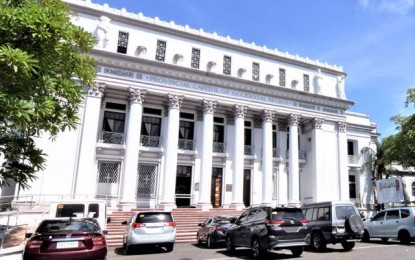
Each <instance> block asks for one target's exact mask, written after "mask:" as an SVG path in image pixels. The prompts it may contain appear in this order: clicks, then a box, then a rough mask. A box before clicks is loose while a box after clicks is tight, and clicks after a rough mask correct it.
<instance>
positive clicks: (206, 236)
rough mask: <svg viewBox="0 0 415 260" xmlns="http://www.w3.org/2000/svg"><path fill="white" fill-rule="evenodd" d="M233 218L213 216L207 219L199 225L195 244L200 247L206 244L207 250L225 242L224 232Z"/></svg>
mask: <svg viewBox="0 0 415 260" xmlns="http://www.w3.org/2000/svg"><path fill="white" fill-rule="evenodd" d="M235 219H236V218H235V217H229V216H214V217H209V218H207V219H206V220H205V221H204V222H203V223H200V224H199V230H198V231H197V234H196V240H197V243H198V244H199V245H200V244H202V242H206V246H207V247H208V248H212V247H213V246H214V245H215V244H217V243H220V242H225V238H226V235H225V234H226V230H228V228H229V226H230V225H231V223H232V222H234V221H235Z"/></svg>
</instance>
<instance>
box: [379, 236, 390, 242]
mask: <svg viewBox="0 0 415 260" xmlns="http://www.w3.org/2000/svg"><path fill="white" fill-rule="evenodd" d="M381 239H382V242H383V243H386V242H388V240H389V238H388V237H382V238H381Z"/></svg>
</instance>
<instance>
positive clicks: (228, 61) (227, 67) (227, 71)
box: [223, 56, 232, 75]
mask: <svg viewBox="0 0 415 260" xmlns="http://www.w3.org/2000/svg"><path fill="white" fill-rule="evenodd" d="M231 68H232V58H231V57H229V56H223V74H224V75H231Z"/></svg>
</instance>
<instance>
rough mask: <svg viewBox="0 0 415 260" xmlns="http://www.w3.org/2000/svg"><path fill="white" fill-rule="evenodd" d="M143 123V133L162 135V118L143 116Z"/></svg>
mask: <svg viewBox="0 0 415 260" xmlns="http://www.w3.org/2000/svg"><path fill="white" fill-rule="evenodd" d="M142 120H143V121H142V123H141V135H146V136H160V132H161V118H160V117H151V116H143V118H142Z"/></svg>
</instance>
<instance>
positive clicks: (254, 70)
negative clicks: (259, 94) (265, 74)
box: [252, 62, 259, 81]
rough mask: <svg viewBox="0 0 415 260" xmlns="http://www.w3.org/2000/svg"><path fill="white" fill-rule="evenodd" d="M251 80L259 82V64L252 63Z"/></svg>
mask: <svg viewBox="0 0 415 260" xmlns="http://www.w3.org/2000/svg"><path fill="white" fill-rule="evenodd" d="M252 80H253V81H259V63H256V62H253V63H252Z"/></svg>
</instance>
